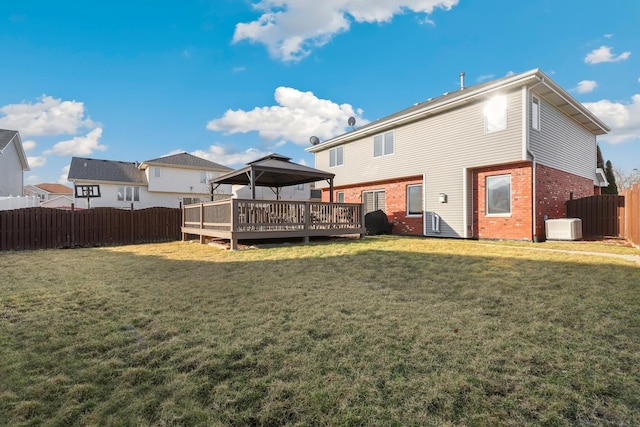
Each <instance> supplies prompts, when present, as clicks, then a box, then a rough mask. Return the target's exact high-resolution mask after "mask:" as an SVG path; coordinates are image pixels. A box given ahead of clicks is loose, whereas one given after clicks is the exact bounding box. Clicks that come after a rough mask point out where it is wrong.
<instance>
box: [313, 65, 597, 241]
mask: <svg viewBox="0 0 640 427" xmlns="http://www.w3.org/2000/svg"><path fill="white" fill-rule="evenodd" d="M608 131H609V128H608V127H607V126H606V125H605V124H604V123H603V122H602V121H600V120H599V119H598V118H597V117H596V116H595V115H594V114H592V113H591V112H589V110H587V109H586V108H585V107H584V106H582V105H581V104H580V103H579V102H578V101H577V100H575V99H574V98H573V97H572V96H571V95H569V94H568V93H567V92H566V91H565V90H563V89H562V88H561V87H560V86H558V85H557V84H556V83H555V82H553V81H552V80H551V79H550V78H549V77H548V76H547V75H546V74H544V73H543V72H542V71H540V70H537V69H535V70H531V71H528V72H525V73H521V74H516V75H512V76H508V77H504V78H501V79H498V80H495V81H491V82H487V83H482V84H479V85H476V86H472V87H464V74H461V88H460V89H459V90H456V91H454V92H451V93H447V94H444V95H442V96H440V97H438V98H435V99H430V100H427V101H426V102H423V103H419V104H416V105H414V106H412V107H410V108H407V109H405V110H403V111H400V112H398V113H396V114H393V115H390V116H388V117H385V118H383V119H380V120H377V121H375V122H372V123H369V124H367V125H365V126H362V127H360V128H358V129H355V130H353V131H351V132H348V133H345V134H343V135H340V136H337V137H335V138H332V139H330V140H328V141H325V142H323V143H319V144H316V145H313V146H312V147H310V148H308V149H307V151H310V152H312V153H314V155H315V166H316V167H317V168H319V169H323V170H326V171H330V172H332V173H335V178H334V192H335V195H334V196H335V197H334V200H336V201H344V202H362V203H364V205H365V211H367V212H369V211H373V210H377V209H382V210H384V211H385V212H386V213H387V215H388V216H389V219H390V221H392V222H393V223H394V227H393V232H394V233H399V234H409V235H425V236H441V237H460V238H487V239H516V240H538V239H540V240H542V239H544V236H545V229H544V221H545V219H551V218H563V217H564V216H565V202H566V201H567V200H569V199H571V198H580V197H586V196H591V195H594V194H599V193H600V186H603V185H606V184H605V183H606V179H605V177H604V172H603V171H602V170H599V169H597V167H596V150H597V147H596V136H597V135H602V134H605V133H607V132H608ZM317 188H322V189H323V195H322V197H323V200H328V198H329V197H328V194H327V192H328V189H327V185H326V184H324V183H318V185H317Z"/></svg>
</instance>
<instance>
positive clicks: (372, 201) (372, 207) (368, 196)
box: [362, 190, 387, 214]
mask: <svg viewBox="0 0 640 427" xmlns="http://www.w3.org/2000/svg"><path fill="white" fill-rule="evenodd" d="M385 200H386V196H385V192H384V190H373V191H363V192H362V202H363V204H364V213H365V214H367V213H369V212H373V211H377V210H381V211H384V212H386V210H387V209H386V206H385V204H386V203H385Z"/></svg>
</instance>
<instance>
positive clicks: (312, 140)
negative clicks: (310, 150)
mask: <svg viewBox="0 0 640 427" xmlns="http://www.w3.org/2000/svg"><path fill="white" fill-rule="evenodd" d="M309 142H310V143H311V145H318V144H319V143H320V140H319V139H318V137H317V136H312V137H311V138H309Z"/></svg>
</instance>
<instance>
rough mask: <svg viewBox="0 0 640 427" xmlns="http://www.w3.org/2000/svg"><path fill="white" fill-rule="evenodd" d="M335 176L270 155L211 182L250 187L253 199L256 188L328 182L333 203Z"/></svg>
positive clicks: (277, 155)
mask: <svg viewBox="0 0 640 427" xmlns="http://www.w3.org/2000/svg"><path fill="white" fill-rule="evenodd" d="M334 176H335V174H333V173H329V172H324V171H321V170H319V169H314V168H311V167H309V166H304V165H299V164H297V163H292V162H291V158H290V157H285V156H283V155H280V154H276V153H273V154H269V155H268V156H265V157H262V158H260V159H258V160H254V161H253V162H250V163H247V165H246V166H244V167H242V168H240V169H236V170H234V171H233V172H229V173H226V174H224V175H221V176H219V177H217V178H213V179H212V180H210V181H209V183H210V184H211V185H212V186H215V185H216V184H218V185H220V184H232V185H234V184H235V185H248V186H249V187H250V188H251V198H252V199H255V187H256V186H262V187H271V188H277V189H279V188H281V187H287V186H290V185H296V184H306V183H308V182H316V181H322V180H327V181H328V182H329V186H330V188H331V191H330V193H329V194H330V196H329V198H330V199H331V201H333V200H332V199H333V177H334Z"/></svg>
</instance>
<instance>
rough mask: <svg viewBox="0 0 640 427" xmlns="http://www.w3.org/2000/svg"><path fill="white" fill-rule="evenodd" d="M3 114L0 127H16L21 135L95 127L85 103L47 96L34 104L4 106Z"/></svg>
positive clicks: (66, 133) (73, 130) (70, 132)
mask: <svg viewBox="0 0 640 427" xmlns="http://www.w3.org/2000/svg"><path fill="white" fill-rule="evenodd" d="M0 113H1V115H3V116H2V117H0V128H4V129H16V130H18V131H20V134H21V135H68V134H75V133H76V132H77V131H78V129H79V128H82V127H86V128H92V127H94V123H93V122H92V121H91V119H89V118H85V116H84V115H85V111H84V103H82V102H77V101H63V100H62V99H55V98H53V97H51V96H46V95H42V97H41V98H40V102H36V103H34V104H29V103H25V102H23V103H21V104H9V105H5V106H4V107H0Z"/></svg>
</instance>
